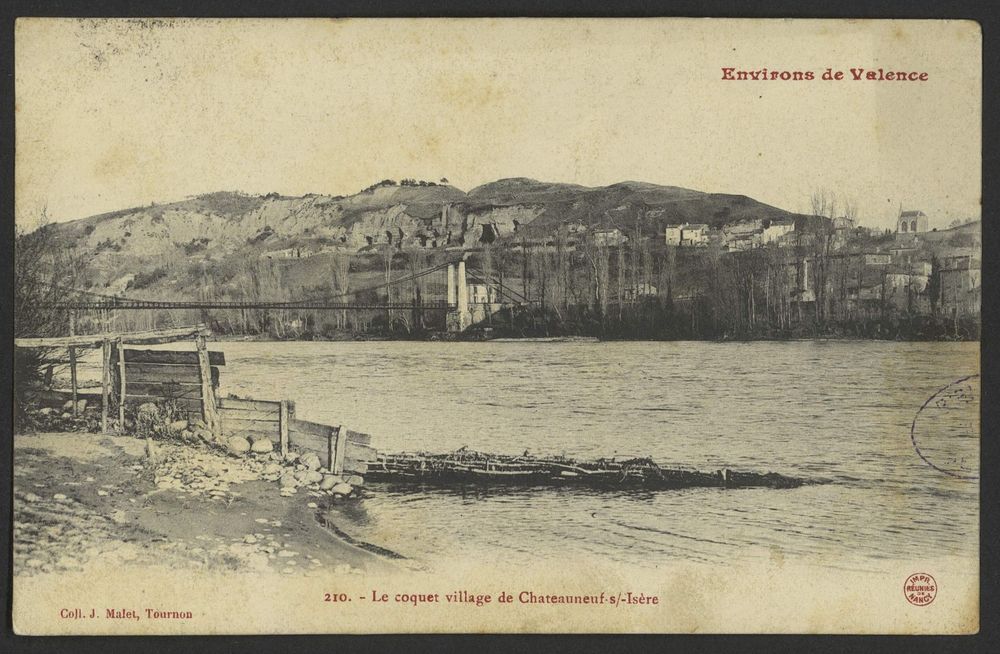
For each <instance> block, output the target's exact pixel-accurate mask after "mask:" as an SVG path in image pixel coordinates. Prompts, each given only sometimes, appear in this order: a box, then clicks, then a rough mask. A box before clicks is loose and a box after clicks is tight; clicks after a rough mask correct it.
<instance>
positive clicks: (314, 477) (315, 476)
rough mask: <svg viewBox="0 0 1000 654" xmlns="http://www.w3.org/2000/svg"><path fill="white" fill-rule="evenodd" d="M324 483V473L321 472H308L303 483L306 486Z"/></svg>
mask: <svg viewBox="0 0 1000 654" xmlns="http://www.w3.org/2000/svg"><path fill="white" fill-rule="evenodd" d="M322 481H323V473H322V472H320V471H319V470H306V474H305V477H303V479H302V482H303V483H305V484H318V483H320V482H322Z"/></svg>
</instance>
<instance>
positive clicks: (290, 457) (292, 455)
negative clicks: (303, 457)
mask: <svg viewBox="0 0 1000 654" xmlns="http://www.w3.org/2000/svg"><path fill="white" fill-rule="evenodd" d="M298 460H299V454H298V452H288V453H287V454H285V461H287V462H289V463H295V462H296V461H298Z"/></svg>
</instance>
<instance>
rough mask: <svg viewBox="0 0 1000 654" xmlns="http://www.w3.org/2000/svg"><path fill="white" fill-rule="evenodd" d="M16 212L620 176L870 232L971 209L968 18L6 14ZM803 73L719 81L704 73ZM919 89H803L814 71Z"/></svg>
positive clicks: (972, 78)
mask: <svg viewBox="0 0 1000 654" xmlns="http://www.w3.org/2000/svg"><path fill="white" fill-rule="evenodd" d="M15 47H16V57H15V62H16V130H17V137H16V148H17V155H16V157H17V158H16V170H15V178H16V198H15V201H16V220H17V221H18V223H19V224H20V225H22V226H24V227H26V228H31V227H33V226H34V225H35V224H37V219H38V216H39V215H40V214H41V213H42V211H43V210H44V211H45V212H46V214H47V216H48V219H49V220H52V221H63V220H70V219H74V218H82V217H85V216H88V215H92V214H96V213H101V212H105V211H113V210H116V209H123V208H128V207H133V206H140V205H146V204H149V203H150V202H154V201H155V202H169V201H174V200H180V199H183V198H185V197H188V196H192V195H197V194H201V193H206V192H210V191H218V190H240V191H244V192H248V193H255V194H256V193H268V192H272V191H275V192H278V193H281V194H286V195H302V194H305V193H329V194H343V195H346V194H351V193H355V192H357V191H359V190H361V189H362V188H364V187H366V186H368V185H369V184H372V183H373V182H376V181H378V180H380V179H383V178H392V179H400V178H403V177H414V178H417V179H427V180H433V181H436V180H438V179H439V178H441V177H447V178H448V179H449V180H450V181H451V183H452V184H454V185H455V186H458V187H459V188H462V189H465V190H469V189H471V188H472V187H474V186H476V185H478V184H482V183H484V182H488V181H492V180H495V179H498V178H503V177H532V178H535V179H540V180H545V181H553V182H570V183H576V184H583V185H586V186H598V185H606V184H612V183H615V182H618V181H622V180H641V181H647V182H652V183H657V184H666V185H674V186H682V187H687V188H692V189H696V190H700V191H708V192H723V193H738V194H744V195H749V196H751V197H753V198H756V199H757V200H760V201H762V202H766V203H768V204H772V205H775V206H778V207H781V208H784V209H788V210H790V211H800V212H806V211H808V209H809V195H810V193H811V192H812V191H813V190H815V189H818V188H826V189H830V190H831V191H834V192H837V193H841V194H844V195H846V196H850V197H853V198H854V199H855V201H856V202H857V204H858V206H859V208H860V215H861V220H862V222H863V223H864V224H868V225H873V226H876V225H877V226H889V225H891V224H892V223H893V219H894V217H895V215H896V212H897V211H898V208H899V205H900V203H902V204H903V206H904V208H906V209H922V210H923V211H924V212H925V213H927V214H928V215H930V216H931V225H932V226H939V227H943V226H945V225H947V223H948V222H950V220H951V219H952V218H955V217H963V218H964V217H967V216H977V217H978V216H979V215H980V188H981V176H980V161H981V154H980V113H981V105H980V103H981V78H980V70H981V36H980V32H979V28H978V26H977V25H975V24H974V23H970V22H941V21H911V22H906V21H855V22H846V21H829V22H823V21H735V20H716V19H629V20H618V19H616V20H608V19H594V20H563V19H508V20H482V19H443V20H441V19H390V20H372V19H350V20H328V19H301V20H300V19H295V20H289V19H275V20H210V19H194V20H188V19H178V20H169V21H162V22H155V21H153V22H150V21H124V20H110V21H108V20H76V19H72V20H71V19H20V20H19V21H18V23H17V28H16V41H15ZM724 66H732V67H737V68H744V69H759V68H762V67H767V68H769V69H772V70H802V71H806V70H811V71H813V72H814V74H815V75H816V77H817V80H815V81H812V82H782V81H756V82H732V81H724V80H722V74H721V68H722V67H724ZM880 66H881V67H886V68H887V69H892V70H906V71H911V70H913V71H924V72H927V73H928V81H926V82H881V83H880V82H869V81H861V82H856V81H849V80H845V81H839V82H838V81H832V82H825V81H821V80H819V79H818V78H819V76H820V74H821V73H822V72H823V71H824V70H825V69H826V68H827V67H832V68H833V69H834V70H842V71H844V74H845V76H846V77H850V73H849V72H848V69H849V68H852V67H854V68H857V67H863V68H878V67H880Z"/></svg>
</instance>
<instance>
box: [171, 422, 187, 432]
mask: <svg viewBox="0 0 1000 654" xmlns="http://www.w3.org/2000/svg"><path fill="white" fill-rule="evenodd" d="M168 426H169V427H170V431H172V432H174V433H175V434H179V433H180V432H182V431H184V430H185V429H187V428H188V421H187V420H174V421H173V422H172V423H170V425H168Z"/></svg>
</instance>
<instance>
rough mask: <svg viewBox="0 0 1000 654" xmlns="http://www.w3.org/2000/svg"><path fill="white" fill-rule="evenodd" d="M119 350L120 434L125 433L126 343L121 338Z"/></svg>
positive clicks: (117, 344)
mask: <svg viewBox="0 0 1000 654" xmlns="http://www.w3.org/2000/svg"><path fill="white" fill-rule="evenodd" d="M115 345H116V347H117V348H118V433H119V434H124V433H125V341H124V340H122V338H121V337H120V336H119V337H118V341H117V343H116V344H115Z"/></svg>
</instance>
